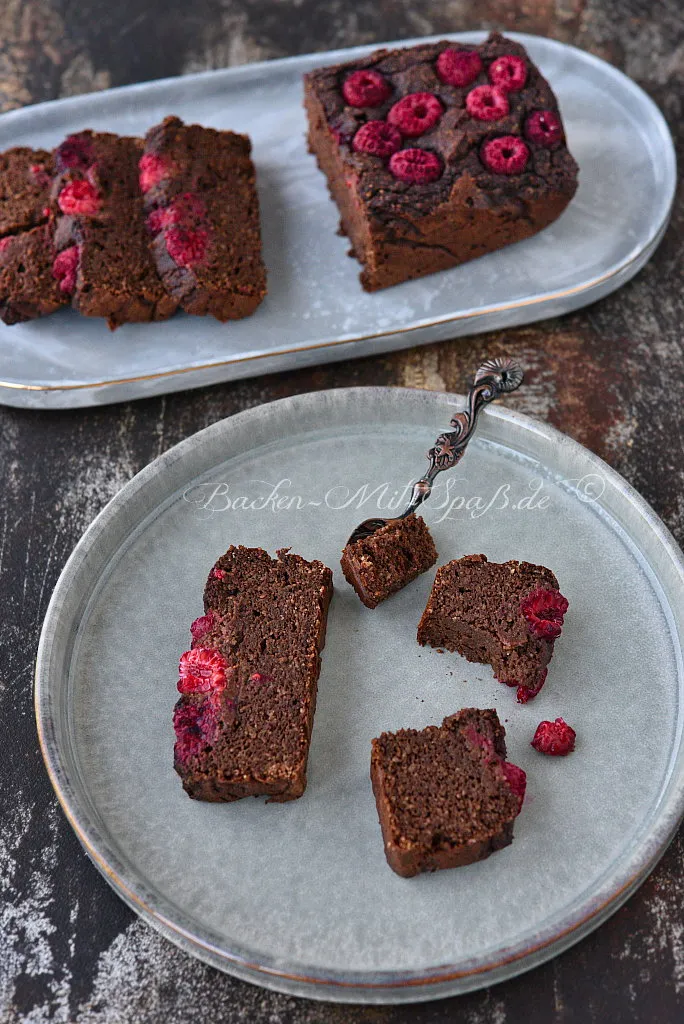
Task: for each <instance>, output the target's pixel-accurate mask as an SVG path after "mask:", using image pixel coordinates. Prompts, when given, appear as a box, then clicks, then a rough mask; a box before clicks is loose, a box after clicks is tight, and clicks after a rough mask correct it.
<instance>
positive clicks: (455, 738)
mask: <svg viewBox="0 0 684 1024" xmlns="http://www.w3.org/2000/svg"><path fill="white" fill-rule="evenodd" d="M504 737H505V729H504V728H503V726H502V725H501V724H500V723H499V719H498V717H497V714H496V711H494V710H486V711H480V710H478V709H477V708H465V709H464V710H463V711H459V712H458V714H456V715H451V716H450V717H449V718H445V719H444V721H443V722H442V724H441V726H435V725H430V726H428V727H427V728H426V729H422V730H420V731H418V730H416V729H400V730H399V732H395V733H391V732H384V733H383V734H382V735H381V736H380V737H379V738H378V739H374V740H373V741H372V750H371V781H372V784H373V793H374V794H375V801H376V804H377V808H378V818H379V819H380V827H381V829H382V837H383V840H384V843H385V856H386V857H387V862H388V864H389V866H390V867H391V868H392V870H393V871H396V873H397V874H398V875H402V876H403V877H404V878H410V877H412V876H413V875H417V874H419V873H420V872H422V871H437V870H439V869H440V868H455V867H461V866H462V865H464V864H472V863H473V862H474V861H478V860H484V858H485V857H488V856H489V855H490V854H491V853H494V852H495V851H496V850H500V849H502V848H503V847H504V846H508V845H509V843H511V842H512V840H513V822H514V821H515V819H516V817H517V816H518V814H519V813H520V809H521V807H522V802H523V799H524V796H525V783H526V778H525V773H524V772H523V771H522V769H521V768H518V767H517V766H516V765H513V764H509V763H508V762H507V761H506V743H505V740H504Z"/></svg>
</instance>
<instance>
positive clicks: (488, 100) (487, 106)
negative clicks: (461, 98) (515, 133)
mask: <svg viewBox="0 0 684 1024" xmlns="http://www.w3.org/2000/svg"><path fill="white" fill-rule="evenodd" d="M510 109H511V108H510V105H509V103H508V99H507V97H506V93H505V92H503V91H502V90H501V89H497V88H495V87H494V86H493V85H477V86H475V88H474V89H471V90H470V92H469V93H468V95H467V96H466V110H467V111H468V113H469V114H470V116H471V117H474V118H475V119H476V120H477V121H499V120H500V119H501V118H502V117H505V116H506V114H507V113H508V112H509V110H510Z"/></svg>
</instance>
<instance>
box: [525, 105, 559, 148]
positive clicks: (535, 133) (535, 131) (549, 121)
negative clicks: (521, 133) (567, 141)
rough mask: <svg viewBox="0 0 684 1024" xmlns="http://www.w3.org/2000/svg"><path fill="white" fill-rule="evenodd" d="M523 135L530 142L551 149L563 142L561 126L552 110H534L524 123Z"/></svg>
mask: <svg viewBox="0 0 684 1024" xmlns="http://www.w3.org/2000/svg"><path fill="white" fill-rule="evenodd" d="M525 135H526V136H527V138H528V139H529V140H530V142H536V143H537V145H538V146H544V148H545V149H552V148H553V146H555V145H556V143H558V142H562V140H563V126H562V124H561V119H560V117H559V116H558V114H554V112H553V110H534V111H533V112H532V113H531V114H530V116H529V117H528V118H527V120H526V121H525Z"/></svg>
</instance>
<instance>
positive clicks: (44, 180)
mask: <svg viewBox="0 0 684 1024" xmlns="http://www.w3.org/2000/svg"><path fill="white" fill-rule="evenodd" d="M29 170H30V172H31V176H32V178H33V180H34V181H35V183H36V185H40V187H41V188H47V187H48V185H49V184H50V181H51V178H50V175H49V174H48V172H47V171H46V170H45V168H44V167H43V165H42V164H31V166H30V167H29Z"/></svg>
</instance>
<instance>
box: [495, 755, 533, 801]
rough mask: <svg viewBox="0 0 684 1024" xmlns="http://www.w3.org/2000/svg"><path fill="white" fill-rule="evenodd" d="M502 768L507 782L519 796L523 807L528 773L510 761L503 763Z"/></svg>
mask: <svg viewBox="0 0 684 1024" xmlns="http://www.w3.org/2000/svg"><path fill="white" fill-rule="evenodd" d="M501 767H502V769H503V773H504V776H505V778H506V782H507V783H508V785H509V786H510V788H511V790H512V792H513V793H515V795H516V796H517V798H518V800H519V801H520V806H521V807H522V805H523V800H524V799H525V790H526V789H527V775H526V773H525V772H524V771H523V770H522V768H518V766H517V764H511V762H510V761H503V762H502V764H501Z"/></svg>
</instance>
